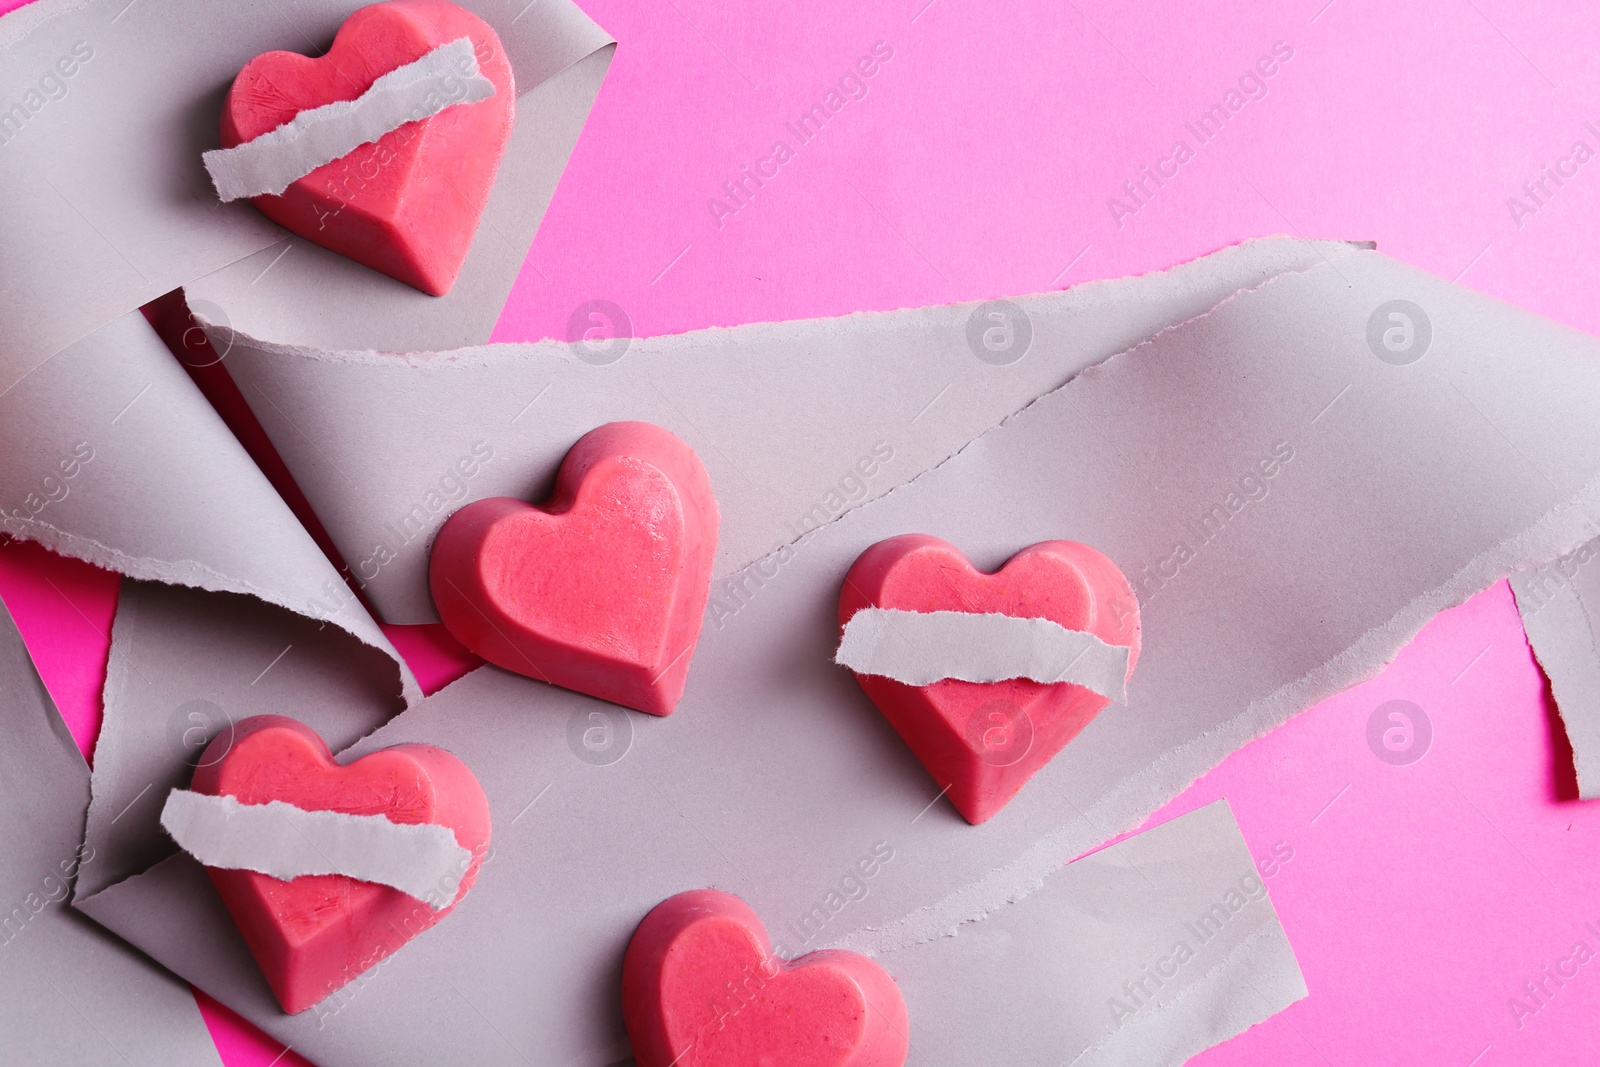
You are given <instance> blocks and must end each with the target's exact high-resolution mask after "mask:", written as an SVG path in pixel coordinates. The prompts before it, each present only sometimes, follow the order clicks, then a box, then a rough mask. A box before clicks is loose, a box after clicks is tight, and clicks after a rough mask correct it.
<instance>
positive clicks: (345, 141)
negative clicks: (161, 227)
mask: <svg viewBox="0 0 1600 1067" xmlns="http://www.w3.org/2000/svg"><path fill="white" fill-rule="evenodd" d="M493 95H494V83H493V82H491V81H490V80H489V79H488V78H485V77H484V76H483V75H481V74H479V73H478V58H477V56H476V55H474V54H473V51H472V41H471V40H470V39H468V38H466V37H462V38H460V39H458V40H454V41H451V42H449V43H448V44H442V45H440V46H439V47H437V48H435V49H433V50H432V51H430V52H428V53H427V54H425V55H423V56H422V57H421V58H420V59H416V60H413V61H412V62H410V63H406V64H403V65H401V66H399V67H396V68H395V69H394V70H391V71H390V72H389V73H387V74H385V75H382V76H381V77H379V78H378V80H377V81H375V82H373V83H372V86H371V87H370V88H368V89H367V91H366V92H364V93H362V94H361V95H360V96H358V97H356V98H355V99H354V100H336V101H334V102H333V103H331V104H324V105H322V106H321V107H314V108H308V109H306V110H305V111H302V112H300V113H299V114H298V115H296V116H295V117H294V118H293V119H291V120H290V121H288V122H286V123H284V124H283V125H282V126H279V127H278V128H277V129H274V130H269V131H268V132H266V133H264V134H262V135H261V136H260V137H256V138H253V139H252V140H249V141H246V142H244V143H243V144H239V145H235V146H234V147H233V148H215V149H212V150H211V151H209V152H204V153H202V154H201V159H202V160H203V161H204V163H205V168H206V173H208V174H210V175H211V184H212V185H214V186H215V187H216V190H217V198H218V199H219V200H221V201H222V202H223V203H227V202H229V201H232V200H243V199H246V198H248V197H252V196H278V195H280V194H281V193H282V192H283V191H284V190H285V189H287V188H289V186H290V185H292V184H293V183H294V182H296V181H298V180H300V179H301V178H304V177H305V176H306V175H307V174H310V173H311V172H312V171H314V170H316V169H317V168H318V167H321V166H324V165H326V164H328V163H332V162H333V161H334V160H336V159H341V158H343V157H344V156H347V155H349V154H350V153H351V152H354V151H355V150H356V149H357V148H360V147H361V146H362V145H364V144H370V143H371V142H373V141H376V140H379V139H380V138H382V137H383V136H384V135H385V134H389V133H393V132H394V131H395V130H398V129H399V128H400V127H401V126H404V125H405V124H406V123H408V122H419V121H421V120H423V119H428V118H432V117H433V116H434V115H437V114H439V113H440V112H441V111H444V110H445V109H447V108H452V107H458V106H460V105H463V104H476V103H478V102H480V101H483V100H487V99H489V98H490V97H491V96H493Z"/></svg>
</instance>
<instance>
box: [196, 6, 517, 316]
mask: <svg viewBox="0 0 1600 1067" xmlns="http://www.w3.org/2000/svg"><path fill="white" fill-rule="evenodd" d="M463 37H465V38H468V39H470V40H471V41H472V46H473V51H474V53H475V54H476V56H477V60H478V70H479V73H480V74H482V75H483V76H484V77H486V78H488V79H489V80H490V81H491V82H493V83H494V88H495V92H494V95H493V96H491V97H490V98H489V99H487V100H481V101H478V102H477V103H470V104H467V103H463V104H459V105H457V106H454V107H447V108H445V110H443V111H440V112H439V113H438V114H436V115H432V116H430V117H428V118H425V119H420V120H418V121H415V122H408V123H406V124H405V125H404V126H401V127H400V128H399V129H396V130H393V131H391V132H390V133H387V134H385V135H384V136H382V137H380V138H379V139H378V140H376V141H372V142H369V143H367V144H364V145H362V146H360V147H359V148H357V149H355V150H354V151H352V152H350V153H349V154H348V155H345V156H343V157H342V158H340V159H336V160H334V161H333V162H331V163H327V164H324V165H323V166H321V167H318V168H317V169H316V170H314V171H312V172H311V173H310V174H307V175H306V176H305V177H303V178H300V179H299V180H297V181H295V182H294V183H292V184H291V185H290V186H289V187H288V188H287V189H285V190H284V191H283V193H282V195H280V196H258V197H254V198H253V199H252V201H251V202H252V203H254V204H255V205H256V207H257V208H259V209H260V210H261V212H262V214H264V215H266V216H267V217H268V218H270V219H272V220H273V221H274V222H276V223H277V224H278V225H280V226H282V227H284V228H285V229H287V230H290V231H292V232H294V233H297V234H299V235H300V236H301V237H304V238H305V239H306V240H308V241H314V242H316V243H317V244H319V245H322V246H323V247H324V248H329V249H332V250H333V251H335V252H338V253H339V254H340V255H342V256H346V257H348V258H350V259H353V260H355V261H357V262H358V263H364V264H366V265H367V266H369V267H371V268H372V269H373V270H377V271H382V272H383V273H384V274H387V275H389V276H390V277H392V278H397V279H399V280H400V281H402V282H405V283H406V284H407V285H410V286H414V287H415V288H417V289H421V290H422V291H423V292H425V293H431V294H432V295H434V296H443V295H444V294H445V293H447V292H449V291H450V287H451V285H453V284H454V283H455V280H456V275H457V274H458V273H459V272H460V270H461V264H462V262H463V261H464V260H465V259H466V258H467V251H468V249H469V248H470V247H471V245H472V236H473V234H474V232H476V230H477V228H478V217H479V216H480V215H482V213H483V209H484V206H485V205H486V204H487V203H488V202H489V187H490V186H491V185H493V184H494V176H495V171H496V170H497V169H498V168H499V166H500V157H501V155H502V153H504V151H505V146H506V140H507V139H508V138H509V137H510V135H511V124H512V119H513V116H514V114H515V110H516V104H515V100H516V89H515V86H514V84H513V80H512V74H511V64H510V62H509V61H508V60H507V59H506V55H505V51H504V49H502V48H501V46H500V39H499V38H498V37H496V36H495V32H494V30H492V29H490V28H489V25H488V23H486V22H484V21H483V20H482V19H480V18H479V17H478V16H476V15H474V14H473V13H472V12H470V11H468V10H466V9H465V8H462V7H458V6H457V5H455V4H452V3H448V2H447V0H391V2H389V3H383V4H373V5H372V6H371V7H364V8H362V9H361V10H359V11H357V12H356V13H355V14H353V15H351V16H350V17H349V18H348V19H346V20H345V23H344V25H343V26H341V27H340V28H339V32H338V34H337V35H336V36H335V37H334V39H333V47H332V48H330V49H329V50H328V54H327V55H325V56H321V57H319V58H315V59H313V58H310V57H307V56H302V55H298V54H296V53H294V52H264V53H262V54H261V55H259V56H256V57H255V58H254V59H252V60H251V61H250V62H249V63H246V64H245V66H244V69H243V70H241V71H240V72H239V75H238V77H236V78H235V79H234V82H233V88H232V89H231V90H230V91H229V92H228V98H227V101H226V103H225V104H224V105H223V109H222V145H223V147H224V148H233V147H234V146H236V145H238V144H241V143H243V142H245V141H251V140H254V139H255V138H257V137H259V136H261V135H262V134H264V133H268V132H270V131H272V130H274V129H276V128H277V127H279V126H281V125H283V124H284V123H286V122H289V121H290V120H292V119H293V118H294V117H295V116H296V115H297V114H298V113H300V112H302V111H306V110H309V109H311V108H315V107H320V106H322V105H324V104H331V103H333V102H335V101H340V100H354V99H355V98H356V97H358V96H360V95H361V94H362V93H364V92H366V91H367V90H368V89H370V88H371V87H372V83H373V82H375V81H377V80H378V78H380V77H382V76H383V75H385V74H388V73H389V72H390V71H393V70H394V69H395V68H397V67H401V66H404V65H406V64H408V63H412V62H415V61H416V60H418V59H420V58H422V57H423V56H424V55H426V54H427V53H428V52H431V51H433V50H434V49H435V48H438V47H439V46H440V45H444V44H449V43H450V42H451V41H455V40H459V39H461V38H463Z"/></svg>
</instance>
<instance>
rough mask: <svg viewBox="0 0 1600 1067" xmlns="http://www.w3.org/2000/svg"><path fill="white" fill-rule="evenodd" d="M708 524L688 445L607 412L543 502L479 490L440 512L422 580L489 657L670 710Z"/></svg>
mask: <svg viewBox="0 0 1600 1067" xmlns="http://www.w3.org/2000/svg"><path fill="white" fill-rule="evenodd" d="M473 451H474V452H476V451H477V448H476V446H474V449H473ZM492 454H493V452H492V450H491V451H490V452H488V453H486V455H492ZM463 462H464V463H465V462H468V461H465V460H464V461H463ZM471 462H474V463H475V462H476V459H473V460H472V461H471ZM468 469H469V468H468V467H466V466H463V467H462V468H461V470H462V471H463V473H465V472H467V471H468ZM717 524H718V516H717V501H716V498H715V497H714V496H713V495H712V493H711V479H710V477H709V476H708V475H707V474H706V469H705V465H704V464H702V463H701V462H700V457H699V456H697V455H695V454H694V450H693V449H691V448H690V447H689V446H688V445H687V444H685V443H684V442H683V441H682V440H681V439H680V438H679V437H678V436H677V435H676V434H674V433H672V432H671V431H670V430H665V429H662V428H661V427H660V426H656V425H653V424H651V423H648V422H608V423H606V424H605V425H603V426H597V427H595V428H594V429H592V430H590V431H589V432H588V433H586V434H584V435H583V436H582V437H580V438H578V440H577V441H576V442H575V443H574V444H573V446H572V448H571V450H570V451H569V452H568V453H567V455H566V458H565V459H563V460H562V461H561V469H560V470H559V471H558V472H557V473H556V485H555V492H554V493H552V494H551V496H550V497H549V498H548V499H546V500H542V501H539V502H538V503H537V504H533V503H529V502H528V501H526V500H521V499H518V498H515V497H505V496H501V497H488V498H485V499H483V500H475V501H473V502H472V503H470V504H468V505H467V506H465V507H463V508H461V509H460V510H459V511H457V512H456V513H455V514H454V515H452V516H450V519H449V521H448V522H446V523H445V524H444V526H442V527H441V528H440V529H439V532H438V533H437V534H436V535H435V536H434V539H433V547H432V548H430V549H429V554H428V587H429V590H430V591H431V592H432V594H433V604H434V607H435V608H437V609H438V612H439V618H440V619H442V620H443V621H444V624H445V627H446V628H447V629H448V630H449V631H450V633H451V634H452V635H454V636H455V637H456V638H457V639H458V640H459V641H460V642H461V643H462V644H464V645H466V646H467V647H468V648H470V649H472V651H474V652H476V653H477V654H478V655H480V656H482V657H483V658H484V659H486V660H488V661H489V662H490V663H494V664H496V665H498V666H501V667H504V668H505V669H506V670H509V671H516V672H517V673H518V674H523V675H526V676H527V677H529V678H535V679H538V680H539V681H541V682H548V683H550V684H551V685H559V686H563V687H565V688H567V689H573V690H576V691H578V692H580V693H587V694H589V695H590V696H595V697H599V698H600V699H602V700H609V701H611V702H613V703H616V704H621V705H622V706H624V707H628V708H637V709H638V710H639V711H644V712H649V713H650V714H651V715H670V714H672V709H673V708H674V707H676V706H677V703H678V698H679V697H680V696H682V695H683V686H684V682H685V681H686V680H687V678H688V675H689V664H690V661H691V660H692V659H693V653H694V647H695V644H696V643H697V642H698V641H699V640H700V623H701V620H702V618H703V617H704V615H705V611H706V599H707V597H708V596H709V595H710V590H711V568H712V564H713V557H714V556H715V554H716V549H717Z"/></svg>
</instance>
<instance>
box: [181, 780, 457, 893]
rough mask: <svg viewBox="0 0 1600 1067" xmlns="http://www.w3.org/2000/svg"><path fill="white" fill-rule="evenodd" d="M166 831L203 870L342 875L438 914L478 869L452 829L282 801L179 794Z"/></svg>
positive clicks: (281, 875) (286, 878)
mask: <svg viewBox="0 0 1600 1067" xmlns="http://www.w3.org/2000/svg"><path fill="white" fill-rule="evenodd" d="M161 828H162V829H163V830H165V831H167V833H168V834H169V835H171V837H172V839H173V840H174V841H176V842H177V843H178V846H179V847H180V848H182V849H183V850H184V851H185V852H187V853H188V854H189V855H191V856H193V857H194V858H195V859H196V860H197V861H198V862H199V863H200V864H201V866H204V867H220V868H223V869H226V870H245V871H255V872H257V873H259V874H265V875H268V876H269V877H272V878H278V879H282V880H283V881H290V880H292V879H295V878H299V877H302V876H304V875H317V874H338V875H343V876H344V877H346V878H354V879H356V880H357V881H361V882H373V883H376V884H378V885H386V886H389V887H391V888H393V889H398V890H400V892H402V893H405V894H406V895H408V896H411V897H415V898H416V899H417V900H420V901H422V902H423V903H424V904H426V905H428V907H430V908H432V909H433V910H434V911H442V910H443V909H444V908H446V907H448V906H449V905H450V903H451V902H452V901H454V900H455V898H456V894H457V892H459V891H460V889H461V879H462V877H464V876H465V875H466V873H467V869H468V868H469V867H471V866H472V853H471V852H470V851H469V850H467V849H465V848H462V847H461V845H460V844H458V843H457V841H456V834H455V831H454V830H452V829H450V828H449V827H448V826H439V825H436V824H433V823H397V822H391V821H390V820H389V819H388V818H387V817H385V816H383V815H349V814H346V813H344V812H340V811H308V810H306V809H305V808H300V807H296V806H295V805H293V804H290V803H287V802H286V801H282V800H271V801H268V802H267V803H265V804H242V803H240V802H239V801H238V800H237V799H236V798H234V797H231V796H211V795H208V794H205V793H194V792H190V791H189V790H187V789H174V790H172V792H170V793H168V794H167V802H166V804H165V806H163V807H162V809H161Z"/></svg>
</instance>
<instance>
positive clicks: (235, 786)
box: [191, 715, 489, 1014]
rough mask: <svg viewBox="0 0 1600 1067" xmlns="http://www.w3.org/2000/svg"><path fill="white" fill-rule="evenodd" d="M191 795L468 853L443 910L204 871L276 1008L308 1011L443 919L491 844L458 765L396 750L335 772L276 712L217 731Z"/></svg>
mask: <svg viewBox="0 0 1600 1067" xmlns="http://www.w3.org/2000/svg"><path fill="white" fill-rule="evenodd" d="M191 788H192V789H193V791H194V792H196V793H208V794H210V795H212V796H230V797H233V798H234V799H235V800H237V801H239V803H241V804H267V803H270V802H271V801H274V800H280V801H284V802H286V803H288V804H292V805H294V806H295V807H297V808H302V809H304V810H306V811H338V812H344V813H345V814H347V815H381V816H383V817H385V818H387V819H388V820H389V821H390V822H395V823H433V824H436V825H441V826H445V827H449V828H450V829H452V830H453V831H454V832H455V838H456V842H457V844H459V845H460V846H461V847H462V848H464V849H467V850H468V851H469V852H470V853H471V854H472V861H471V865H470V866H469V867H468V868H467V872H466V874H465V875H464V876H463V877H462V879H461V884H460V889H459V890H458V891H457V893H456V895H455V898H454V899H453V900H452V901H451V902H450V903H449V904H448V905H447V906H446V907H445V908H443V909H442V910H439V911H435V910H433V908H431V907H430V906H429V905H428V904H426V903H424V902H422V901H420V900H418V899H416V898H415V897H412V896H409V895H407V894H406V893H402V892H401V891H400V890H398V889H391V888H389V887H388V886H383V885H376V884H373V883H371V882H360V881H356V880H355V879H353V878H348V877H345V876H344V875H338V874H319V875H303V876H301V877H299V878H294V879H291V880H289V881H284V880H282V879H278V878H272V877H269V876H268V875H265V874H258V873H257V872H255V871H249V870H223V869H218V868H213V867H208V868H206V873H207V874H209V875H210V876H211V882H212V884H213V885H215V886H216V888H217V893H218V895H219V896H221V897H222V901H223V903H224V904H226V905H227V908H228V911H229V913H230V914H231V915H232V916H233V921H234V923H235V924H236V925H237V926H238V927H239V932H240V933H241V934H243V935H244V940H245V943H246V944H247V945H249V946H250V951H251V953H253V954H254V956H255V958H256V962H257V963H258V964H259V965H260V967H261V971H262V973H263V974H265V975H266V978H267V983H268V985H270V986H271V987H272V992H273V993H274V995H276V996H277V998H278V1003H279V1004H281V1005H282V1006H283V1010H284V1011H286V1012H289V1013H291V1014H293V1013H295V1012H299V1011H304V1010H305V1009H307V1008H309V1007H311V1006H312V1005H313V1004H316V1003H317V1002H318V1001H320V1000H322V999H323V998H325V997H327V996H328V995H329V994H331V993H333V992H335V991H336V990H338V989H339V988H340V987H342V986H344V985H346V984H347V983H349V982H350V981H352V980H353V979H355V978H356V977H358V976H359V975H361V974H362V973H363V972H365V971H366V970H368V969H369V968H370V967H372V966H373V965H374V964H376V963H377V962H378V961H380V960H382V959H384V958H385V957H387V956H389V955H391V954H392V953H394V952H395V951H396V950H397V949H399V948H400V947H401V946H402V945H404V944H405V943H406V942H407V941H409V940H411V939H412V938H413V937H415V936H416V935H417V934H420V933H421V932H422V931H424V930H426V929H427V928H428V927H430V926H432V925H433V924H434V923H436V922H438V921H439V920H440V919H442V918H444V917H445V916H446V915H448V914H449V913H450V911H451V909H453V908H454V907H455V906H456V904H458V903H460V902H461V898H462V897H464V896H466V894H467V890H469V889H470V888H472V883H473V880H474V879H476V878H477V874H478V868H479V866H480V865H481V864H482V862H483V856H484V854H485V853H486V851H487V849H488V846H489V802H488V799H487V798H486V797H485V796H484V795H483V789H482V788H481V787H480V786H479V785H478V780H477V779H476V778H475V777H473V774H472V772H471V771H470V770H468V769H467V767H466V765H465V764H463V763H462V762H461V761H460V760H458V759H456V758H455V757H454V756H452V755H451V754H450V753H448V752H446V751H445V750H444V749H441V748H435V747H433V746H432V745H396V746H394V747H393V748H386V749H383V750H381V751H378V752H373V753H371V754H369V755H366V756H363V757H362V758H360V759H358V760H356V761H354V762H353V763H350V764H347V765H345V766H340V765H339V764H337V763H335V762H334V760H333V756H332V754H330V753H329V751H328V746H327V745H325V744H323V742H322V738H320V737H318V736H317V734H316V732H315V731H314V730H312V729H311V728H310V727H309V726H306V725H305V724H303V723H300V722H296V721H295V720H294V719H289V718H285V717H284V716H281V715H258V716H255V717H254V718H250V719H245V720H244V721H242V722H240V723H238V724H237V725H235V726H234V727H233V728H232V729H231V730H229V731H225V732H224V733H222V734H221V735H220V736H219V737H218V738H217V739H216V740H215V741H213V742H212V743H211V744H210V746H208V747H207V749H206V752H205V755H204V756H203V757H202V758H201V760H200V765H199V766H198V767H197V768H196V769H195V772H194V781H193V782H192V783H191Z"/></svg>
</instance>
